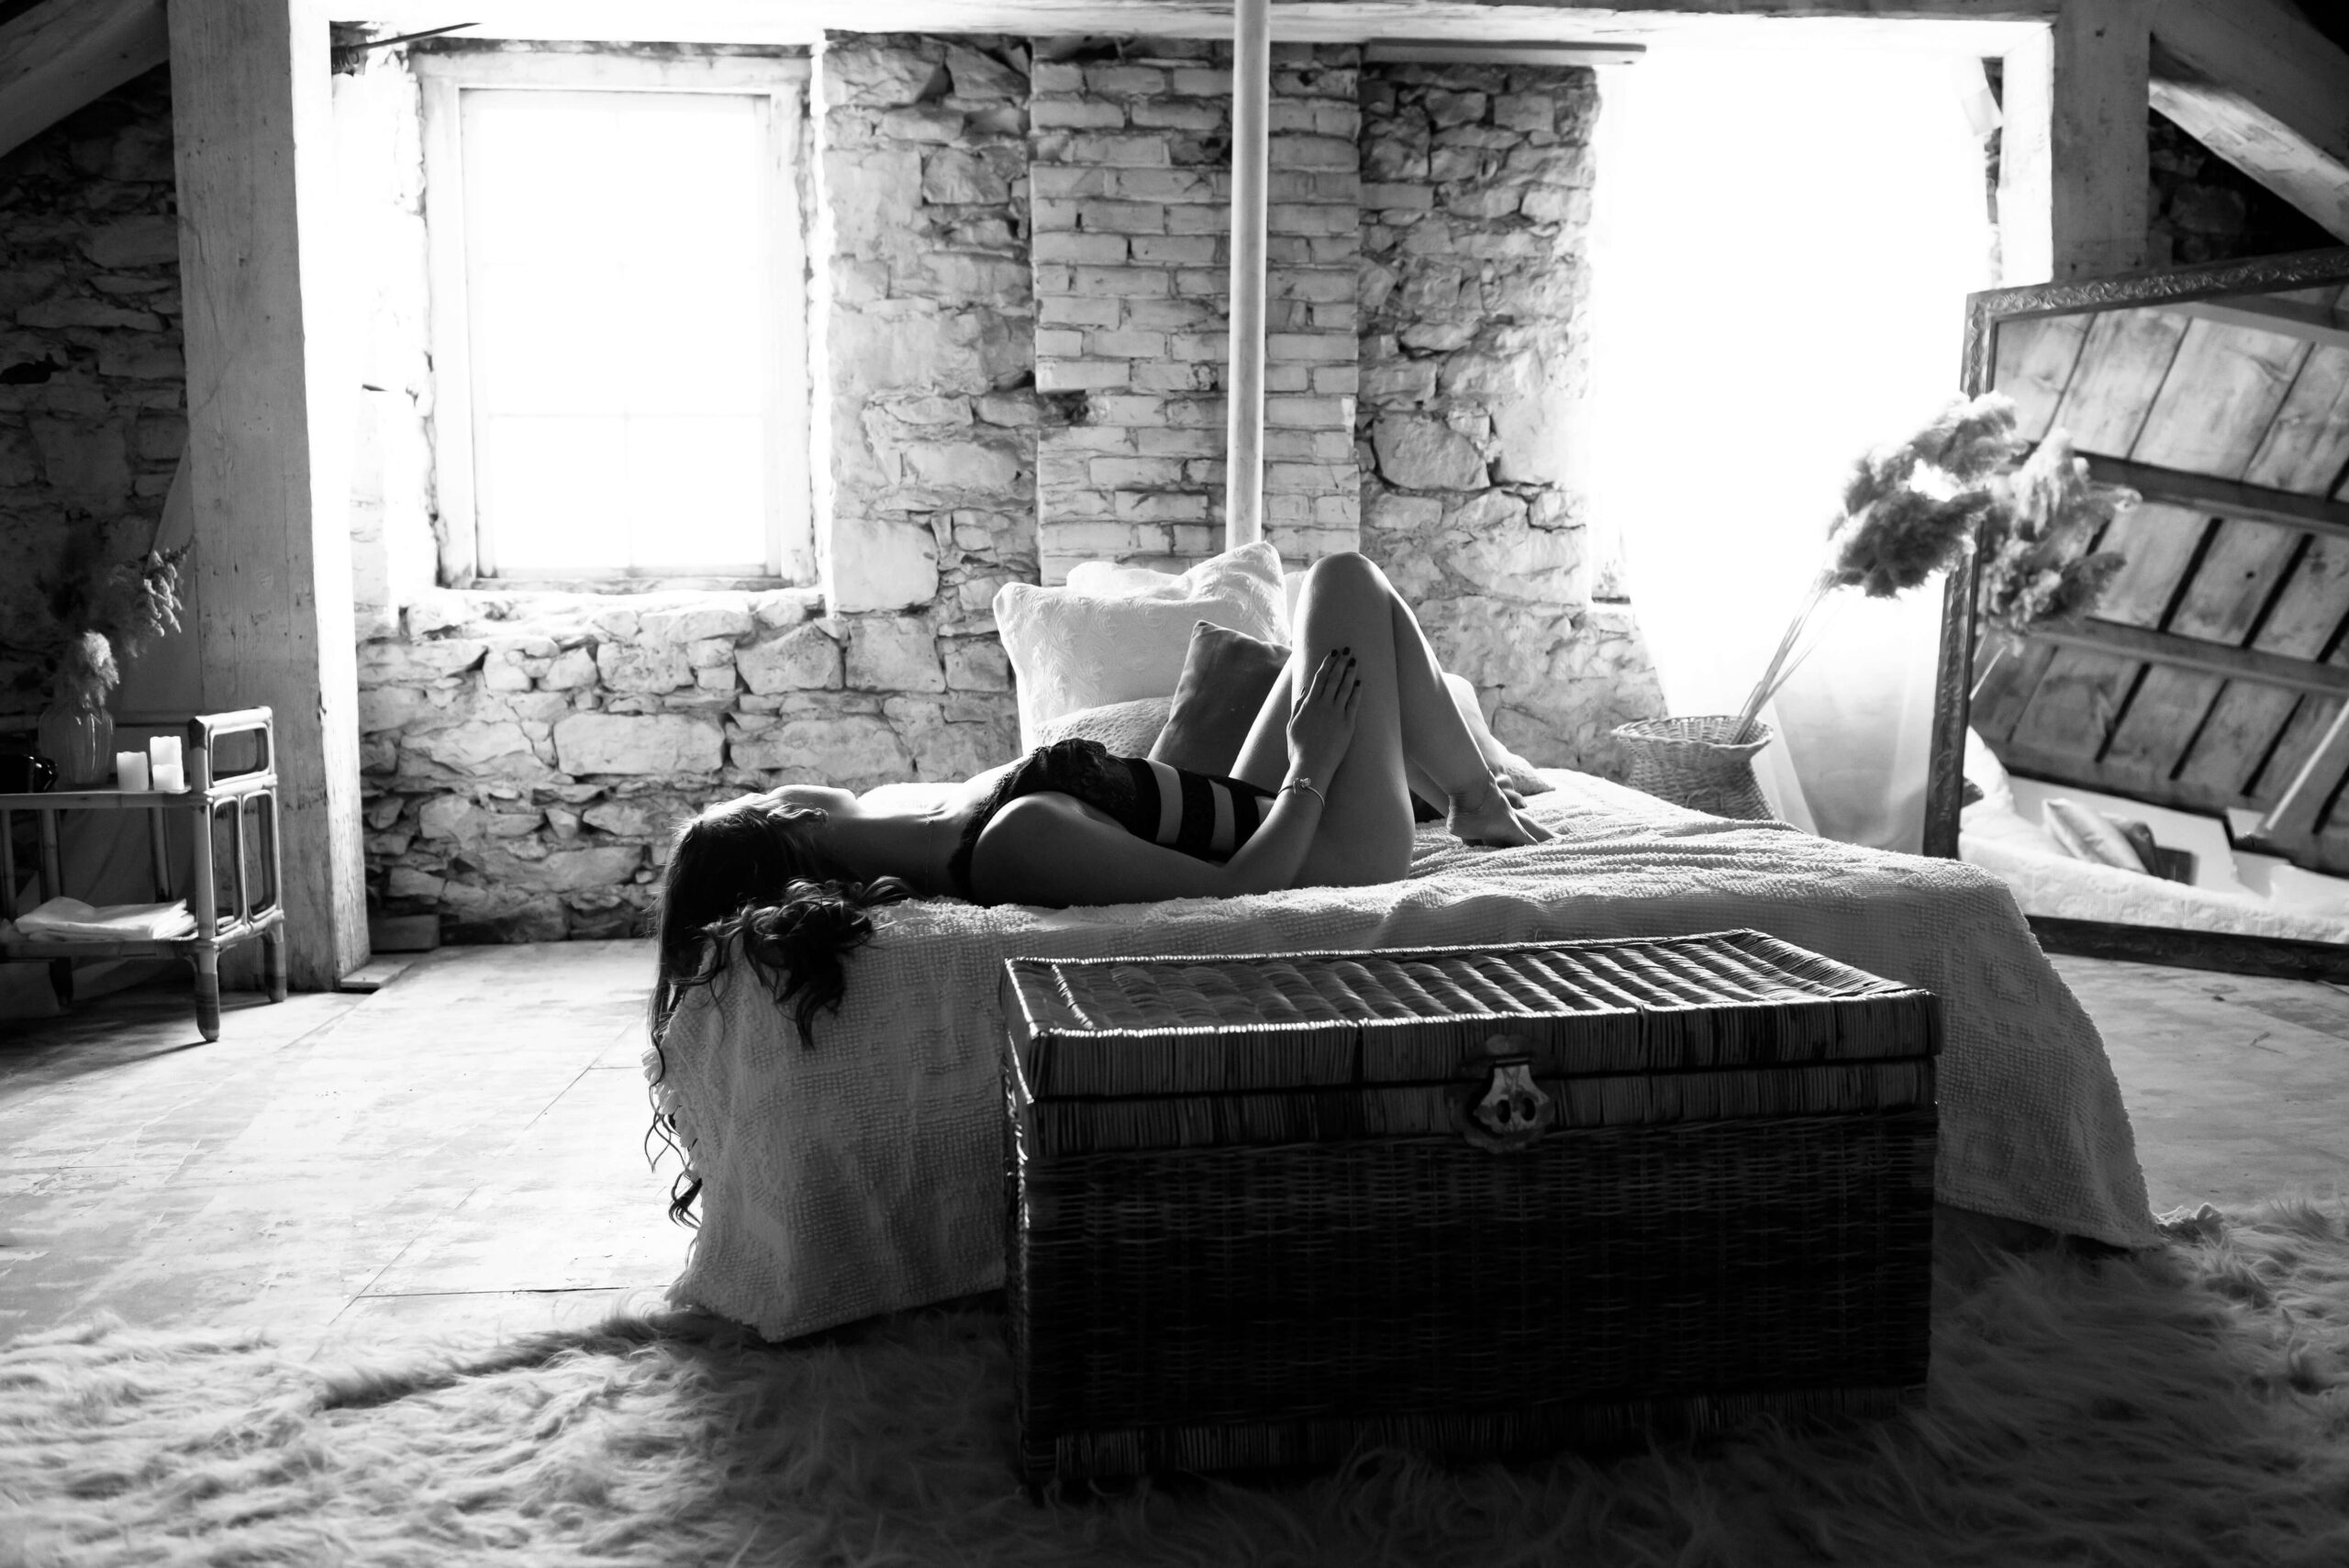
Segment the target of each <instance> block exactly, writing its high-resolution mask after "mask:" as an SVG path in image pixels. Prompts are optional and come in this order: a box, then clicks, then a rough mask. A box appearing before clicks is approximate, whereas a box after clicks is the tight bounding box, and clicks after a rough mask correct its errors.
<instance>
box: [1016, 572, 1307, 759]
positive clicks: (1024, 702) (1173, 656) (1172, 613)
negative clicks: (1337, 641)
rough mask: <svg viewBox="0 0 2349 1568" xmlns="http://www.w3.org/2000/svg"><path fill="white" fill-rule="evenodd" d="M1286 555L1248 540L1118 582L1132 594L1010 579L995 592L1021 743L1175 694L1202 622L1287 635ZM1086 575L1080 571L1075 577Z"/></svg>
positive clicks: (1032, 742) (1122, 577)
mask: <svg viewBox="0 0 2349 1568" xmlns="http://www.w3.org/2000/svg"><path fill="white" fill-rule="evenodd" d="M1280 570H1281V568H1280V555H1279V553H1278V552H1277V551H1275V550H1274V549H1273V547H1272V546H1270V545H1268V544H1263V543H1258V544H1251V545H1242V546H1241V548H1240V549H1238V550H1227V551H1226V552H1225V553H1223V554H1221V555H1219V556H1216V557H1214V558H1213V559H1212V560H1208V561H1203V562H1199V563H1198V564H1197V566H1194V567H1192V568H1191V569H1190V570H1189V571H1188V572H1186V573H1182V574H1181V575H1180V576H1173V577H1170V576H1164V575H1163V574H1162V573H1148V574H1147V575H1148V577H1149V578H1150V579H1152V581H1151V582H1147V583H1129V582H1128V581H1127V579H1128V578H1131V577H1133V576H1134V575H1135V573H1138V572H1139V569H1125V571H1124V572H1123V573H1120V575H1119V580H1118V582H1117V583H1116V584H1115V585H1116V586H1119V587H1125V586H1138V587H1139V588H1141V590H1142V591H1141V592H1134V593H1125V592H1119V593H1099V592H1091V593H1088V592H1085V591H1084V590H1083V589H1081V588H1079V587H1077V586H1075V585H1074V584H1072V585H1071V586H1069V587H1066V588H1039V587H1037V586H1035V585H1034V584H1027V583H1007V584H1004V585H1003V587H1001V588H1000V589H998V590H996V596H995V617H996V629H997V630H998V631H999V632H1000V633H1001V634H1002V637H1003V648H1004V652H1005V653H1006V654H1007V655H1008V657H1009V658H1010V661H1011V670H1012V684H1013V686H1014V688H1015V689H1016V690H1017V692H1018V694H1019V743H1020V745H1021V747H1022V748H1023V749H1030V748H1033V747H1035V746H1037V745H1040V744H1041V740H1040V739H1039V738H1040V737H1041V734H1042V730H1043V726H1044V725H1045V724H1047V723H1048V722H1050V721H1051V720H1052V719H1055V718H1058V717H1061V716H1062V715H1063V714H1069V713H1074V712H1076V711H1078V710H1079V709H1082V708H1088V707H1099V706H1103V705H1105V704H1108V703H1121V702H1131V701H1133V700H1134V699H1136V698H1138V697H1164V696H1172V695H1174V693H1175V686H1176V685H1177V684H1180V683H1181V681H1182V678H1183V662H1184V660H1185V658H1186V656H1187V655H1188V653H1189V651H1190V643H1191V628H1192V626H1193V625H1194V624H1195V623H1197V622H1198V621H1202V620H1205V621H1211V622H1213V623H1214V624H1216V625H1217V626H1221V627H1228V628H1230V629H1232V630H1234V631H1243V632H1246V633H1248V634H1249V635H1250V636H1252V637H1258V638H1264V639H1268V640H1269V639H1275V638H1277V637H1279V636H1280V635H1281V577H1280ZM1079 575H1084V576H1086V577H1090V576H1092V575H1093V574H1089V573H1083V569H1082V568H1080V569H1079V572H1078V573H1072V576H1073V577H1074V576H1079Z"/></svg>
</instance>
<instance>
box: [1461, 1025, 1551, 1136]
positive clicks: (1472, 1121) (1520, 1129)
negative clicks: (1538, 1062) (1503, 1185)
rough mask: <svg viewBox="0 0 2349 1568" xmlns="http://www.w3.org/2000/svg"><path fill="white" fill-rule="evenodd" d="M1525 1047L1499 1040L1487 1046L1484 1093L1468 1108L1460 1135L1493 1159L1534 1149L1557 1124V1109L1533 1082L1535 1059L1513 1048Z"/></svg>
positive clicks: (1504, 1037)
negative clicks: (1497, 1156) (1496, 1156)
mask: <svg viewBox="0 0 2349 1568" xmlns="http://www.w3.org/2000/svg"><path fill="white" fill-rule="evenodd" d="M1524 1043H1525V1042H1524V1041H1522V1040H1518V1039H1516V1038H1515V1037H1513V1036H1510V1035H1495V1036H1493V1037H1492V1038H1491V1039H1490V1040H1486V1042H1485V1051H1486V1056H1485V1059H1484V1060H1483V1061H1482V1062H1479V1063H1477V1065H1479V1066H1481V1067H1483V1068H1484V1069H1485V1070H1486V1079H1485V1092H1484V1094H1483V1095H1481V1096H1479V1097H1478V1098H1477V1099H1476V1100H1475V1102H1474V1103H1472V1104H1471V1105H1470V1106H1468V1107H1467V1110H1468V1114H1467V1115H1466V1117H1464V1118H1463V1120H1462V1124H1461V1129H1460V1130H1461V1134H1462V1136H1464V1138H1466V1139H1467V1140H1468V1141H1469V1142H1470V1143H1472V1144H1474V1145H1475V1146H1476V1147H1477V1148H1479V1149H1482V1150H1485V1151H1487V1152H1490V1153H1494V1154H1515V1153H1518V1152H1520V1151H1522V1150H1525V1149H1528V1148H1531V1146H1532V1144H1533V1142H1534V1140H1537V1139H1539V1138H1540V1137H1541V1136H1542V1134H1543V1133H1544V1132H1547V1131H1548V1130H1549V1129H1550V1128H1551V1126H1552V1125H1553V1123H1555V1122H1556V1121H1557V1119H1558V1104H1557V1102H1556V1101H1555V1100H1553V1099H1552V1098H1551V1097H1550V1096H1549V1095H1548V1094H1546V1093H1544V1092H1543V1090H1542V1086H1541V1085H1540V1084H1536V1083H1535V1082H1534V1081H1533V1058H1532V1056H1531V1054H1529V1053H1527V1052H1525V1051H1514V1050H1511V1049H1510V1048H1511V1047H1513V1046H1521V1045H1523V1044H1524Z"/></svg>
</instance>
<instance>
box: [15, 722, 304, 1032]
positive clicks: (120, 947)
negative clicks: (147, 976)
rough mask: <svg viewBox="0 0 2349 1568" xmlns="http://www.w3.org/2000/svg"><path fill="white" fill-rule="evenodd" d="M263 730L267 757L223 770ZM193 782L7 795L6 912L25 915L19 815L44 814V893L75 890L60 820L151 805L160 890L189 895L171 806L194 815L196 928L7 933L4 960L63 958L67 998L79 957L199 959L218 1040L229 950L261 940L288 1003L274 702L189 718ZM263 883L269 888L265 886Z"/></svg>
mask: <svg viewBox="0 0 2349 1568" xmlns="http://www.w3.org/2000/svg"><path fill="white" fill-rule="evenodd" d="M239 735H252V736H255V737H256V738H257V740H258V743H259V747H260V758H259V762H258V763H257V765H256V766H254V767H252V768H250V769H246V770H244V771H242V772H239V773H230V774H228V775H227V776H226V777H216V776H215V775H214V773H213V763H214V759H215V757H216V755H217V750H218V746H219V743H220V741H221V740H224V739H226V738H228V737H231V736H239ZM184 762H185V767H186V773H187V788H186V789H185V790H183V791H181V792H179V793H177V794H166V793H163V792H161V791H159V790H139V791H131V790H117V789H74V790H56V791H51V792H50V793H47V794H39V795H0V918H5V919H10V920H13V919H15V918H16V916H17V908H16V893H17V865H16V843H15V840H14V838H13V837H12V836H11V833H10V828H11V827H12V825H13V820H14V817H15V814H16V813H17V812H19V811H29V812H32V813H34V814H35V815H36V816H37V817H39V819H40V825H39V832H40V850H39V854H40V867H39V870H40V892H41V897H42V898H43V899H50V898H56V897H61V896H62V895H64V893H65V887H64V879H63V876H62V874H61V871H60V862H59V856H58V848H57V818H58V815H59V814H60V813H61V812H67V811H143V812H145V813H146V814H147V840H148V845H149V851H150V859H151V863H152V865H153V867H154V872H155V896H156V897H157V898H158V899H163V900H168V899H171V898H173V897H176V896H178V895H176V894H175V893H174V892H173V888H172V881H173V878H172V862H171V856H170V853H169V851H168V844H167V839H166V836H165V832H164V823H165V818H166V817H167V815H168V814H172V813H178V814H181V815H184V816H188V817H194V818H195V824H194V827H195V831H194V832H193V833H191V835H190V838H191V840H192V841H193V844H194V848H195V865H194V868H193V869H194V876H193V878H192V884H191V885H190V886H189V888H188V889H187V902H188V909H189V911H190V912H191V913H192V914H194V915H195V935H194V936H189V937H177V938H172V939H168V940H123V941H108V940H99V941H60V940H42V939H39V938H33V937H23V936H17V937H9V938H6V939H0V959H48V960H50V961H51V962H52V964H53V965H54V966H55V970H56V972H57V978H58V992H59V995H60V996H61V999H64V1000H68V1001H70V1000H71V999H72V994H73V992H72V960H74V959H77V958H79V959H89V958H184V959H185V960H187V961H188V962H190V963H191V964H193V965H195V1024H196V1028H198V1029H201V1030H203V1031H204V1038H205V1039H206V1040H218V1039H219V1038H220V955H221V954H222V953H224V952H227V951H229V950H230V949H231V948H238V947H242V946H243V945H244V944H246V943H247V942H250V941H253V940H259V941H260V942H261V944H262V962H263V965H264V967H265V971H266V973H267V977H268V985H269V999H270V1000H271V1001H273V1002H283V1001H284V1000H285V931H284V926H285V909H284V895H283V893H282V888H283V885H284V884H283V883H282V881H281V879H280V877H279V873H278V850H277V728H276V720H275V718H274V717H273V716H272V714H271V712H270V710H269V709H268V708H265V707H249V708H241V709H239V710H238V711H236V712H234V713H200V714H197V715H196V716H195V717H193V718H190V719H189V720H188V721H187V740H186V745H185V749H184ZM224 828H225V831H226V837H227V840H228V856H227V860H228V863H227V864H226V865H223V864H221V863H220V859H221V857H220V856H219V855H218V854H217V852H216V835H217V834H220V833H222V832H223V830H224ZM256 884H258V885H256Z"/></svg>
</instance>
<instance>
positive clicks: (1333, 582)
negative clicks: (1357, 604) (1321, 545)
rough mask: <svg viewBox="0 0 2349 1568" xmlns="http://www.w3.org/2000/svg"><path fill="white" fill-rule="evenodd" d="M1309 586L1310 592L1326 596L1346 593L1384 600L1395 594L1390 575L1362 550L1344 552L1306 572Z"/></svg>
mask: <svg viewBox="0 0 2349 1568" xmlns="http://www.w3.org/2000/svg"><path fill="white" fill-rule="evenodd" d="M1305 584H1306V589H1307V591H1308V592H1319V593H1324V594H1327V593H1344V594H1353V595H1363V596H1365V597H1367V596H1369V595H1378V596H1380V597H1384V596H1386V595H1387V594H1389V593H1390V592H1392V590H1391V589H1390V588H1389V587H1388V586H1387V583H1386V573H1384V572H1381V571H1380V570H1379V569H1378V563H1377V562H1375V561H1373V560H1371V558H1370V557H1368V556H1367V555H1364V554H1363V553H1362V552H1361V551H1360V550H1339V551H1337V552H1336V553H1335V554H1332V555H1325V556H1323V557H1322V558H1321V559H1320V560H1319V561H1317V562H1314V563H1313V564H1312V565H1311V566H1309V567H1308V568H1306V573H1305Z"/></svg>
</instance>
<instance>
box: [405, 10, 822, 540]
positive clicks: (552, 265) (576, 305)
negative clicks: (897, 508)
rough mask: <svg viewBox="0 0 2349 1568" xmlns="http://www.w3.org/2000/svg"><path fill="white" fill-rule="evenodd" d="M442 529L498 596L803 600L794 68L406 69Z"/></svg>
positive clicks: (703, 63) (798, 104) (804, 486)
mask: <svg viewBox="0 0 2349 1568" xmlns="http://www.w3.org/2000/svg"><path fill="white" fill-rule="evenodd" d="M416 70H417V77H418V78H419V80H420V83H421V84H422V88H423V113H424V152H425V227H426V233H427V243H428V249H429V277H430V285H431V313H432V328H431V337H432V347H433V381H434V416H433V433H434V441H435V447H436V461H435V466H436V469H437V471H438V478H439V495H440V514H441V518H442V525H443V527H444V528H446V529H447V531H448V533H449V535H450V537H451V539H452V540H453V541H455V542H456V543H457V545H458V549H457V550H455V551H454V552H453V553H454V555H455V557H456V558H457V559H458V560H460V561H462V559H463V558H464V553H465V552H464V550H463V548H462V547H463V544H464V542H465V541H466V540H468V539H469V540H470V541H471V543H472V547H473V548H472V559H473V573H474V574H476V575H477V576H480V577H484V578H499V579H507V580H540V581H550V580H573V579H595V578H607V577H609V578H681V577H682V578H779V579H782V580H785V581H787V582H812V581H813V580H814V578H815V573H816V551H815V541H814V537H813V529H812V526H811V521H810V510H811V508H810V502H809V493H808V450H807V440H808V421H807V300H806V294H807V284H806V270H807V260H806V257H807V246H806V239H805V236H804V235H803V233H802V221H803V220H802V208H801V204H800V200H799V194H798V193H799V184H800V181H799V173H798V165H799V161H800V158H801V156H802V152H801V149H802V147H803V146H804V144H805V126H806V119H807V61H806V60H805V59H798V58H785V57H768V56H747V55H681V56H674V57H652V58H640V57H636V56H629V55H618V54H583V53H562V52H553V51H547V52H533V53H502V52H500V53H491V52H481V53H474V52H451V53H419V54H418V55H417V57H416Z"/></svg>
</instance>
